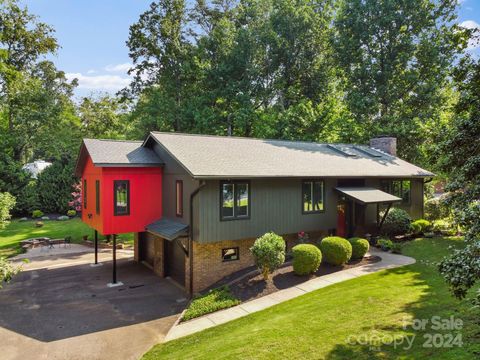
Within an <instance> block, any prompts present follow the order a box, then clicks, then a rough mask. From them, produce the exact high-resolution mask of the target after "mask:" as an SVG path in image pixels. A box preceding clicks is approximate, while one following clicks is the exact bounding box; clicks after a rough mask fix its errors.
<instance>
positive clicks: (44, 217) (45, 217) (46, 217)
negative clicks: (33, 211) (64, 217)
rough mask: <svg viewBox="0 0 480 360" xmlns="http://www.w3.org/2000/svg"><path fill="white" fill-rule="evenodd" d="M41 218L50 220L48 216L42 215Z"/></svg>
mask: <svg viewBox="0 0 480 360" xmlns="http://www.w3.org/2000/svg"><path fill="white" fill-rule="evenodd" d="M41 219H42V220H50V218H49V217H48V216H42V218H41Z"/></svg>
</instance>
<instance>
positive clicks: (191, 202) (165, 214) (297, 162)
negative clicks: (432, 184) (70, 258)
mask: <svg viewBox="0 0 480 360" xmlns="http://www.w3.org/2000/svg"><path fill="white" fill-rule="evenodd" d="M76 174H77V176H79V177H81V178H82V187H83V211H82V220H83V221H84V222H85V223H86V224H88V225H89V226H90V227H92V228H93V229H95V234H97V233H98V232H100V233H101V234H104V235H111V236H113V239H114V241H115V237H116V236H115V235H116V234H120V233H126V232H134V233H135V260H136V261H138V262H141V263H143V264H145V265H146V266H148V267H149V268H151V269H152V271H154V272H155V273H156V274H158V275H159V276H162V277H166V276H168V277H170V278H171V279H173V280H174V281H176V282H177V283H178V284H180V285H181V286H183V287H185V289H186V291H187V292H189V293H196V292H199V291H201V290H203V289H205V288H207V287H208V286H210V285H212V284H213V283H215V282H216V281H218V280H220V279H221V278H222V277H224V276H226V275H229V274H231V273H233V272H235V271H238V270H241V269H243V268H245V267H248V266H250V265H252V264H253V259H252V256H251V254H250V251H249V248H250V247H251V246H252V244H253V242H254V240H255V239H256V238H257V237H258V236H261V235H263V234H264V233H265V232H268V231H274V232H276V233H277V234H280V235H282V236H284V238H285V239H286V241H287V242H288V244H291V242H292V241H293V240H294V239H295V238H296V234H297V233H298V232H299V231H305V232H308V233H310V234H311V236H321V235H326V234H337V235H340V236H351V235H353V234H360V235H363V234H365V233H366V232H375V231H376V229H378V227H379V226H381V223H382V221H383V219H384V218H382V216H381V215H380V214H381V213H382V211H383V210H387V211H388V209H389V208H390V206H391V205H392V204H395V206H398V207H401V208H403V209H405V210H406V211H408V212H409V213H410V215H411V216H412V218H414V219H416V218H421V217H422V215H423V188H424V183H425V181H428V179H430V178H432V176H433V174H432V173H431V172H429V171H426V170H423V169H421V168H419V167H417V166H415V165H412V164H410V163H408V162H406V161H404V160H401V159H399V158H398V157H396V139H395V138H390V137H383V138H375V139H372V140H371V142H370V146H365V145H345V144H319V143H311V142H296V141H283V140H262V139H251V138H239V137H221V136H204V135H189V134H179V133H161V132H151V133H150V134H149V135H148V136H147V138H146V139H145V140H144V141H143V142H137V141H113V140H92V139H85V140H84V141H83V144H82V146H81V150H80V155H79V158H78V161H77V166H76ZM114 256H115V252H114ZM116 282H117V280H116V270H115V262H114V279H113V283H116Z"/></svg>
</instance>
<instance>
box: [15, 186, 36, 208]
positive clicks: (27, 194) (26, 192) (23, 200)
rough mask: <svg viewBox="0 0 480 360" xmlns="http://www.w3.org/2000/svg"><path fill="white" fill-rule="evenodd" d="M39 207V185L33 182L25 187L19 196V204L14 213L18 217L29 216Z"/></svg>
mask: <svg viewBox="0 0 480 360" xmlns="http://www.w3.org/2000/svg"><path fill="white" fill-rule="evenodd" d="M39 207H40V204H39V203H38V194H37V184H36V182H35V181H34V180H33V181H30V182H29V183H28V184H27V185H26V186H25V187H23V188H22V189H21V190H20V192H19V193H18V194H17V204H16V205H15V209H14V210H15V211H14V212H15V214H17V215H28V214H31V213H32V211H33V210H35V209H38V208H39Z"/></svg>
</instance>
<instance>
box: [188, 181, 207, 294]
mask: <svg viewBox="0 0 480 360" xmlns="http://www.w3.org/2000/svg"><path fill="white" fill-rule="evenodd" d="M205 185H206V183H205V182H204V181H201V182H200V185H199V186H198V187H197V188H196V189H195V190H194V191H193V192H192V193H191V194H190V226H189V229H188V257H189V258H190V259H189V260H190V271H189V272H190V295H193V200H194V198H195V196H197V194H198V193H199V192H200V190H201V189H202V188H203V187H204V186H205Z"/></svg>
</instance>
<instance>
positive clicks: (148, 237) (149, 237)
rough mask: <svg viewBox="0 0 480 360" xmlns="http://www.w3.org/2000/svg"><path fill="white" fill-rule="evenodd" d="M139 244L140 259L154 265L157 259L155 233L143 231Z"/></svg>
mask: <svg viewBox="0 0 480 360" xmlns="http://www.w3.org/2000/svg"><path fill="white" fill-rule="evenodd" d="M138 245H139V249H138V251H139V257H140V261H143V262H145V263H147V264H148V265H150V266H151V267H153V264H154V259H155V235H153V234H150V233H148V232H144V233H141V234H140V239H139V244H138Z"/></svg>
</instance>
